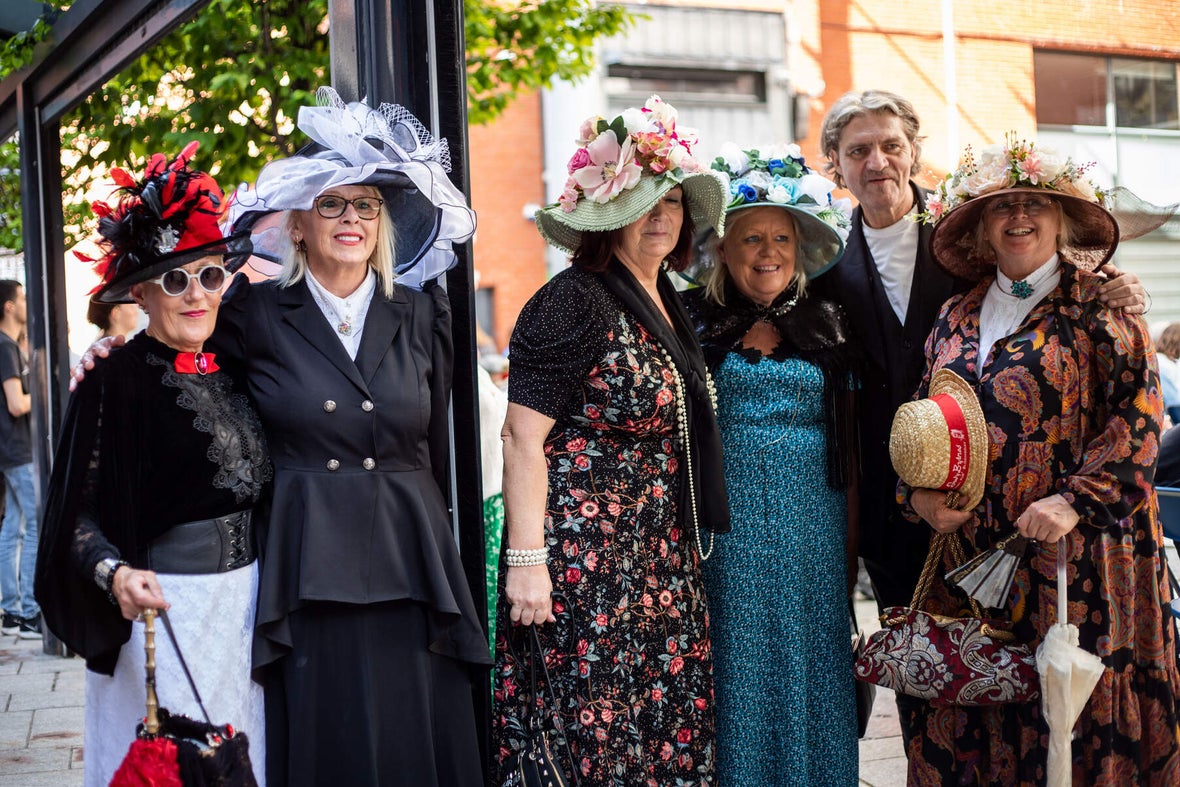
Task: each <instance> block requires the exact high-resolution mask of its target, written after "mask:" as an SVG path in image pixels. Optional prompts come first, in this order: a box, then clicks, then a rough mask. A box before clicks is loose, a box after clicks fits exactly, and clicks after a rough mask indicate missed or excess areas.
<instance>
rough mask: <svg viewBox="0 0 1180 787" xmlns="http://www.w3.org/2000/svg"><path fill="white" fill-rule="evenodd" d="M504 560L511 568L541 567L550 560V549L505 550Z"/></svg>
mask: <svg viewBox="0 0 1180 787" xmlns="http://www.w3.org/2000/svg"><path fill="white" fill-rule="evenodd" d="M504 559H505V561H506V562H507V563H508V565H509V566H541V565H544V564H545V563H546V562H548V560H549V548H548V547H541V548H539V549H505V550H504Z"/></svg>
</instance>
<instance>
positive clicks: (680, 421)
mask: <svg viewBox="0 0 1180 787" xmlns="http://www.w3.org/2000/svg"><path fill="white" fill-rule="evenodd" d="M660 349H661V350H662V351H663V353H664V360H665V361H666V362H667V364H668V368H669V369H671V370H672V382H673V383H674V384H675V388H676V390H675V396H676V433H677V435H678V436H679V437H680V444H681V445H683V446H684V465H685V470H686V471H687V472H686V473H685V475H686V476H688V499H689V503H690V505H691V507H692V532H693V536H694V537H695V538H696V541H697V553H698V554H699V555H700V556H701V560H702V561H705V560H708V559H709V558H710V557H711V556H712V555H713V540H714V538H716V536H717V534H716V533H714V532H713V531H712V530H710V531H709V548H708V549H707V550H706V549H705V548H704V544H703V543H702V542H701V526H700V519H699V517H698V515H697V490H696V482H695V481H694V480H693V472H692V444H691V442H690V441H689V439H688V438H689V435H688V411H687V408H686V407H685V401H684V380H682V379H681V378H680V370H679V369H677V368H676V364H675V363H673V362H672V355H671V354H670V353H669V352H668V350H667V349H666V348H664V347H661V348H660ZM705 385H706V386H707V387H708V391H709V404H710V406H711V407H712V408H713V412H714V413H716V412H717V389H716V387H714V385H713V376H712V375H711V374H709V371H708V370H707V369H706V370H705Z"/></svg>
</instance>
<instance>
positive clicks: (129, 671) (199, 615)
mask: <svg viewBox="0 0 1180 787" xmlns="http://www.w3.org/2000/svg"><path fill="white" fill-rule="evenodd" d="M157 576H158V577H159V580H160V587H161V588H162V589H163V591H164V598H166V599H167V600H168V601H169V602H170V603H171V604H172V607H171V609H170V610H169V612H168V618H169V620H171V621H172V627H173V628H174V629H175V631H176V640H177V642H178V643H179V644H180V649H181V652H182V653H183V654H184V658H185V661H186V662H187V663H188V667H189V670H190V671H191V672H192V674H193V680H194V681H196V684H197V689H198V690H199V691H200V692H201V699H203V700H204V701H205V707H206V708H207V709H208V710H209V717H210V719H211V720H212V721H213V723H214V724H226V723H228V724H232V725H233V727H234V729H235V730H238V731H241V732H245V733H246V734H247V735H249V737H250V762H251V764H252V765H253V766H254V775H255V777H256V778H257V779H258V783H259V784H260V785H265V784H266V781H265V773H264V768H265V766H266V749H265V741H266V727H265V722H264V721H263V699H262V687H261V686H259V685H258V684H256V683H254V682H253V681H252V680H250V643H251V641H252V639H253V634H254V606H255V599H256V598H257V595H258V562H257V561H255V562H254V563H251V564H250V565H249V566H245V567H243V568H239V569H237V570H236V571H228V572H226V573H223V574H197V575H192V574H189V575H181V574H158V575H157ZM143 662H144V653H143V623H140V622H136V623H133V624H132V625H131V639H130V640H128V641H127V643H126V644H125V645H123V649H122V650H121V651H119V661H118V664H117V665H116V667H115V674H114V675H112V676H109V677H108V676H106V675H99V674H97V673H95V672H89V671H87V673H86V732H85V736H86V737H85V750H84V758H85V763H86V779H85V785H86V787H106V786H107V785H108V784H110V781H111V777H112V776H114V774H115V771H116V770H117V769H118V767H119V764H120V763H121V762H122V761H123V757H124V756H125V755H126V754H127V749H128V748H129V747H130V746H131V742H132V741H134V740H135V727H136V725H137V724H138V723H139V722H140V721H141V720H142V719H143V716H144V714H145V713H146V708H145V705H146V702H147V690H146V689H145V688H144V671H143ZM156 693H157V695H158V697H159V700H160V707H162V708H167V709H168V710H169V712H171V713H182V714H184V715H186V716H190V717H192V718H194V719H202V716H201V709H200V707H199V706H198V705H197V702H196V700H195V699H194V698H193V694H192V690H191V689H190V688H189V685H188V681H187V680H186V679H185V677H184V670H183V669H181V666H180V662H179V661H178V660H177V658H176V651H175V649H174V648H173V647H172V642H171V641H170V640H169V639H168V634H167V632H166V631H165V630H164V626H163V624H162V623H160V622H159V621H158V620H157V621H156Z"/></svg>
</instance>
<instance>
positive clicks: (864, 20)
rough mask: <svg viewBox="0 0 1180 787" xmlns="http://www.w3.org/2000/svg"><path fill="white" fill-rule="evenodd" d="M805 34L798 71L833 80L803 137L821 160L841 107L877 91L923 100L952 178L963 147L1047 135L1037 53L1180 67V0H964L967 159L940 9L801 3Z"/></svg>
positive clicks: (870, 2) (959, 5) (935, 165)
mask: <svg viewBox="0 0 1180 787" xmlns="http://www.w3.org/2000/svg"><path fill="white" fill-rule="evenodd" d="M795 7H796V8H797V9H798V11H799V15H800V16H801V17H802V18H803V19H805V20H807V19H810V18H812V17H814V18H815V19H817V20H818V24H816V25H804V26H803V29H802V37H801V39H800V41H799V44H798V46H797V47H796V48H795V49H794V50H793V52H792V56H793V57H795V58H797V61H798V62H796V63H795V64H794V65H793V70H794V69H796V68H803V69H804V70H806V69H815V68H818V69H819V71H820V73H822V77H823V81H824V92H823V95H822V96H821V97H820V98H819V99H818V100H816V101H813V102H812V107H811V112H812V114H811V119H810V120H811V123H810V130H811V133H810V135H809V136H808V138H807V139H805V140H801V142H800V143H801V145H802V146H803V150H804V153H805V154H806V155H807V156H808V158H809V159H810V158H812V157H813V156H815V157H817V160H818V155H819V151H818V147H819V128H820V123H821V122H822V120H823V115H824V113H825V112H826V111H827V109H828V107H829V106H831V104H832V102H834V101H835V100H836V99H838V98H839V97H840V96H841V95H843V94H844V93H845V92H847V91H849V90H864V89H867V88H870V87H877V88H883V89H886V90H892V91H894V92H896V93H900V94H902V95H904V96H906V97H907V98H909V99H910V100H911V101H913V103H914V106H915V109H916V110H917V112H918V116H919V117H920V118H921V120H922V130H923V132H924V133H925V134H926V137H927V138H926V141H925V143H924V145H925V151H924V153H925V155H924V156H923V159H924V161H925V163H926V164H927V165H928V166H929V169H930V170H933V172H932V173H930V174H929V175H928V177H926V178H924V179H926V180H929V177H932V176H934V173H938V174H942V173H944V172H946V171H947V170H948V169H950V168H953V167H954V165H955V164H956V163H957V159H958V154H959V152H961V149H962V147H963V146H964V145H966V144H968V143H971V144H976V145H979V144H985V143H990V142H997V141H1000V140H1002V139H1003V135H1004V132H1005V131H1007V130H1015V131H1017V132H1019V133H1022V134H1029V135H1031V134H1033V133H1035V131H1036V94H1035V93H1036V91H1035V89H1034V84H1033V50H1034V49H1035V48H1043V49H1058V50H1064V51H1076V52H1090V53H1099V54H1107V55H1119V56H1135V57H1149V58H1163V59H1173V60H1176V59H1180V7H1178V6H1177V4H1176V3H1175V2H1174V1H1173V0H1122V1H1121V2H1118V3H1110V2H1103V1H1100V0H1014V1H1013V2H1006V3H995V2H992V1H991V0H954V2H953V10H954V16H953V20H954V30H955V81H954V87H955V91H956V93H957V95H956V99H957V100H956V102H955V103H956V107H957V110H958V113H957V114H958V121H957V124H956V129H957V132H958V146H957V147H958V148H959V150H957V151H950V150H949V144H950V143H949V135H948V134H947V128H948V125H947V123H948V112H947V107H948V104H947V94H946V93H947V91H946V83H945V73H944V67H945V65H944V59H943V39H942V3H941V2H939V1H938V0H908V1H907V2H905V3H898V2H896V1H895V0H811V2H802V3H796V4H795Z"/></svg>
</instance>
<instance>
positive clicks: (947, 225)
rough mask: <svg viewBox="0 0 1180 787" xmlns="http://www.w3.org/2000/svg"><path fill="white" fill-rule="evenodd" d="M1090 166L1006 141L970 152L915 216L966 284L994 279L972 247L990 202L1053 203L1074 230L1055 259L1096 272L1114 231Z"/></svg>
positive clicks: (1011, 138) (1109, 251)
mask: <svg viewBox="0 0 1180 787" xmlns="http://www.w3.org/2000/svg"><path fill="white" fill-rule="evenodd" d="M1090 166H1091V165H1090V164H1086V165H1078V164H1076V163H1075V162H1074V161H1073V159H1071V158H1069V157H1068V156H1063V155H1061V154H1060V153H1058V152H1057V151H1056V150H1054V149H1053V148H1051V147H1049V146H1046V145H1037V144H1036V143H1035V142H1029V141H1027V140H1024V139H1020V138H1019V137H1017V136H1016V135H1015V134H1014V133H1009V134H1007V135H1005V137H1004V144H1002V145H990V146H988V147H986V148H984V149H983V150H982V151H980V154H979V158H978V159H976V158H975V156H974V155H973V154H972V151H971V147H970V146H968V147H967V150H966V151H965V152H964V154H963V159H962V163H961V164H959V166H958V168H957V169H956V170H955V171H954V172H952V173H950V174H949V175H947V176H946V178H945V179H943V180H942V182H940V183H939V184H938V186H937V188H935V190H934V193H933V194H931V195H930V196H929V197H928V198H927V200H926V212H925V213H922V214H920V215H919V216H918V219H919V221H922V222H924V223H926V224H933V225H934V232H933V234H932V236H931V246H932V248H933V251H934V258H935V259H936V260H937V261H938V263H939V264H940V265H941V266H942V267H943V268H945V269H946V270H947V271H949V272H950V273H951V274H953V275H955V276H958V277H960V278H963V279H967V280H970V281H978V280H979V279H981V278H983V277H984V276H985V275H987V274H988V273H990V272H991V271H994V270H995V267H996V263H995V259H994V258H990V259H985V258H984V257H982V256H980V254H979V251H978V249H977V247H976V242H975V230H976V228H977V227H978V226H979V222H980V220H981V219H982V217H983V208H984V206H985V205H986V203H987V202H988V200H989V199H992V198H995V197H1000V196H1003V195H1005V194H1015V193H1021V192H1028V193H1037V194H1047V195H1049V196H1051V197H1053V199H1055V200H1056V201H1057V202H1059V203H1060V204H1061V207H1062V209H1063V210H1064V211H1065V214H1066V215H1067V216H1068V217H1069V218H1070V219H1071V220H1072V222H1073V225H1074V236H1073V238H1072V240H1071V242H1070V243H1069V244H1068V245H1067V246H1065V247H1064V248H1059V249H1058V250H1057V251H1058V252H1059V253H1060V254H1061V255H1062V256H1063V257H1064V258H1066V259H1067V260H1069V261H1070V262H1071V263H1072V264H1074V265H1076V266H1077V267H1078V268H1080V269H1082V270H1095V269H1096V268H1099V267H1101V266H1102V265H1103V264H1104V263H1105V262H1106V261H1107V260H1109V259H1110V258H1111V255H1113V254H1114V250H1115V248H1116V247H1117V246H1118V243H1119V224H1118V222H1117V221H1116V220H1115V216H1114V215H1113V214H1112V213H1111V211H1109V210H1107V208H1106V207H1105V205H1104V201H1105V199H1106V194H1105V193H1104V192H1103V191H1102V190H1100V189H1099V188H1098V187H1096V186H1095V185H1094V183H1093V182H1092V181H1091V180H1090V179H1089V178H1088V177H1087V176H1086V171H1087V170H1088V169H1089V168H1090ZM981 198H986V199H981Z"/></svg>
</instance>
